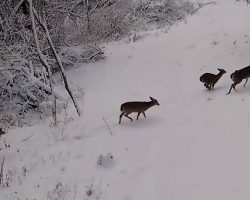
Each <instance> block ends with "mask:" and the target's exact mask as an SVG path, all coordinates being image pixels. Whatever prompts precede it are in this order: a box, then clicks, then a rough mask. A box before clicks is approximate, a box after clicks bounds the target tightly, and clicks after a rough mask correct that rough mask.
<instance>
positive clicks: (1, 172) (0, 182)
mask: <svg viewBox="0 0 250 200" xmlns="http://www.w3.org/2000/svg"><path fill="white" fill-rule="evenodd" d="M4 162H5V156H3V161H2V163H1V167H0V185H2V184H3V166H4Z"/></svg>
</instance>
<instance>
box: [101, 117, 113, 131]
mask: <svg viewBox="0 0 250 200" xmlns="http://www.w3.org/2000/svg"><path fill="white" fill-rule="evenodd" d="M102 119H103V121H104V122H105V124H106V125H107V127H108V129H109V132H110V134H111V135H113V133H112V130H111V128H110V126H109V125H108V123H107V121H106V119H105V118H104V117H103V118H102Z"/></svg>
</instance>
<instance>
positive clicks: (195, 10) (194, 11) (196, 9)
mask: <svg viewBox="0 0 250 200" xmlns="http://www.w3.org/2000/svg"><path fill="white" fill-rule="evenodd" d="M210 4H216V2H214V1H212V2H208V3H204V4H202V5H200V6H199V7H198V8H195V9H194V10H193V11H192V12H191V15H192V14H194V13H196V12H197V11H198V10H200V9H201V8H202V7H204V6H207V5H210Z"/></svg>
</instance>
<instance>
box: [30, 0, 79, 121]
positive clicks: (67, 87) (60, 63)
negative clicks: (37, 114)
mask: <svg viewBox="0 0 250 200" xmlns="http://www.w3.org/2000/svg"><path fill="white" fill-rule="evenodd" d="M29 1H31V0H29ZM32 13H34V16H35V17H36V19H37V21H38V23H39V24H40V25H41V27H42V28H43V30H44V31H45V33H46V37H47V40H48V43H49V45H50V47H51V49H52V52H53V54H54V56H55V59H56V61H57V64H58V65H59V68H60V71H61V73H62V77H63V81H64V85H65V88H66V90H67V91H68V93H69V95H70V97H71V99H72V101H73V103H74V106H75V108H76V111H77V113H78V115H79V116H80V115H81V110H80V108H79V106H78V104H77V101H76V100H75V98H74V96H73V93H72V91H71V89H70V86H69V84H68V80H67V76H66V74H65V71H64V67H63V65H62V61H61V59H60V57H59V56H58V54H57V52H56V49H55V47H54V45H53V42H52V40H51V38H50V35H49V31H48V28H47V26H46V24H45V23H44V21H42V19H41V18H40V17H39V16H38V14H37V12H36V10H35V9H34V8H33V11H32Z"/></svg>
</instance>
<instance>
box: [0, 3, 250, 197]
mask: <svg viewBox="0 0 250 200" xmlns="http://www.w3.org/2000/svg"><path fill="white" fill-rule="evenodd" d="M216 2H217V4H216V5H208V6H206V7H204V8H202V9H200V10H199V12H197V13H196V14H194V15H192V16H190V17H188V18H187V20H186V21H185V22H181V23H178V24H176V25H174V26H172V27H171V29H170V30H165V29H162V30H157V31H150V32H147V33H141V34H146V37H144V39H142V40H138V41H137V42H135V43H134V42H130V43H127V42H126V41H120V42H118V43H111V44H107V45H106V47H105V52H106V56H107V59H106V60H105V61H103V62H99V63H95V64H89V65H87V66H82V67H81V68H77V69H75V70H73V71H71V72H69V79H70V80H71V84H73V85H75V86H79V87H82V88H83V90H84V92H85V94H84V98H83V99H82V100H81V101H80V102H79V104H80V106H81V108H82V111H83V115H82V116H81V117H80V118H78V117H77V116H76V115H71V113H75V111H74V109H73V108H71V107H70V108H69V109H68V111H67V113H68V115H67V116H65V115H63V114H62V116H63V117H61V118H62V122H61V123H60V124H59V127H57V128H54V127H51V126H50V125H49V123H48V122H44V121H43V122H41V123H40V124H38V125H35V126H32V127H24V128H21V129H13V130H9V131H8V133H7V134H6V135H4V136H2V137H1V139H0V148H1V150H0V163H2V159H3V156H5V163H4V166H3V173H4V178H3V179H4V182H6V181H7V182H8V183H9V187H7V186H5V187H1V188H0V199H1V200H4V199H8V200H14V199H20V200H24V199H28V200H34V199H36V200H44V199H49V200H52V199H53V200H55V199H56V200H63V199H64V200H73V199H77V200H78V199H79V200H94V199H100V200H152V199H159V200H160V199H171V200H184V199H185V200H211V199H213V200H246V199H249V198H250V190H249V188H250V157H249V152H250V134H249V133H250V131H249V130H250V123H249V121H250V110H249V108H250V84H249V83H248V85H247V87H245V88H244V87H243V86H242V85H243V84H242V83H241V84H240V85H238V86H237V89H238V90H237V92H235V91H232V93H231V94H230V95H225V94H226V93H227V92H228V90H229V88H230V85H231V83H232V81H231V80H230V74H231V73H232V72H233V71H234V70H235V69H240V68H242V67H245V66H247V65H248V64H249V63H250V56H249V55H250V23H249V19H250V7H249V6H247V5H246V4H245V3H243V2H237V3H235V1H234V0H216ZM218 67H219V68H224V69H225V70H226V71H227V73H226V74H225V75H224V76H223V77H222V78H221V80H219V82H218V83H217V84H216V85H215V90H213V91H207V90H206V89H205V88H204V86H203V85H202V84H201V82H200V81H199V77H200V75H201V74H203V73H205V72H211V73H217V69H216V68H218ZM149 96H152V97H154V98H156V99H157V100H158V101H159V103H160V106H159V107H158V106H154V107H152V108H151V109H149V110H148V111H147V112H146V115H147V118H146V119H144V117H143V116H141V118H140V119H139V120H138V121H137V120H134V121H133V122H132V123H131V122H130V120H128V119H127V118H123V119H122V123H121V124H120V125H119V124H118V118H119V114H120V105H121V103H123V102H126V101H133V100H141V101H148V100H149ZM135 116H136V115H132V117H133V118H134V119H135ZM103 118H104V119H105V120H106V122H107V123H108V124H109V126H110V128H111V131H112V135H111V133H110V132H109V129H108V127H107V126H106V124H105V122H104V120H103ZM50 121H51V120H50ZM4 144H6V145H7V147H6V146H5V145H4ZM8 145H10V146H9V147H8ZM109 152H111V153H112V155H113V159H110V158H108V156H106V154H108V153H109ZM100 154H102V155H103V156H104V163H103V165H98V164H97V159H98V157H99V155H100ZM0 173H1V165H0ZM6 178H8V180H6Z"/></svg>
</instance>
